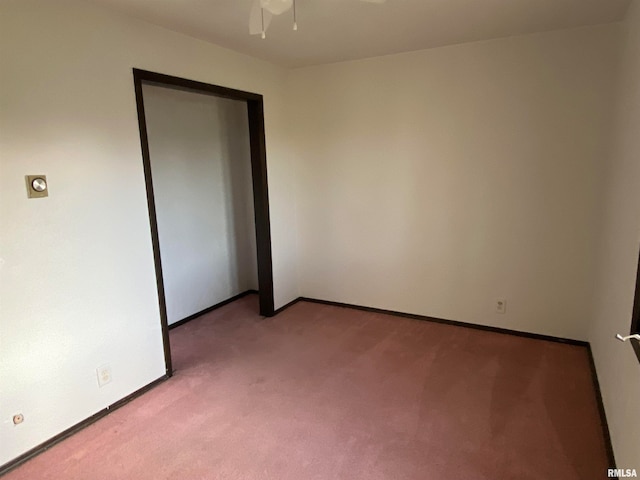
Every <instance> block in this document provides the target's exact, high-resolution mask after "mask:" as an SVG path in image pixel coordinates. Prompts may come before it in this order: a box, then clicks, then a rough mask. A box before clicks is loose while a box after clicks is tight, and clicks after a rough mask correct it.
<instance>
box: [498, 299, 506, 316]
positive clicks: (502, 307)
mask: <svg viewBox="0 0 640 480" xmlns="http://www.w3.org/2000/svg"><path fill="white" fill-rule="evenodd" d="M496 313H507V301H506V300H505V299H504V298H499V299H497V300H496Z"/></svg>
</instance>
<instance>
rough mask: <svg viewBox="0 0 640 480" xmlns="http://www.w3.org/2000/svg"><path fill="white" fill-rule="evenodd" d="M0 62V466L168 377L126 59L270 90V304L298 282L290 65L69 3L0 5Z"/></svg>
mask: <svg viewBox="0 0 640 480" xmlns="http://www.w3.org/2000/svg"><path fill="white" fill-rule="evenodd" d="M0 65H1V68H0V107H1V110H0V172H1V174H0V223H1V225H2V226H1V227H0V258H1V259H2V261H1V262H0V389H1V391H0V464H3V463H5V462H6V461H8V460H10V459H12V458H14V457H16V456H17V455H19V454H21V453H23V452H25V451H26V450H28V449H30V448H32V447H34V446H36V445H37V444H39V443H41V442H43V441H45V440H47V439H49V438H51V437H52V436H54V435H56V434H58V433H60V432H61V431H62V430H64V429H66V428H68V427H70V426H72V425H74V424H76V423H77V422H79V421H81V420H84V419H85V418H87V417H89V416H90V415H92V414H93V413H95V412H97V411H99V410H101V409H102V408H104V407H105V406H107V405H110V404H112V403H113V402H115V401H117V400H119V399H121V398H123V397H124V396H126V395H127V394H129V393H131V392H133V391H135V390H137V389H138V388H140V387H142V386H143V385H145V384H147V383H149V382H151V381H152V380H155V379H156V378H158V377H160V376H161V375H163V374H164V360H163V353H162V341H161V334H160V320H159V313H158V301H157V294H156V287H155V275H154V266H153V254H152V248H151V236H150V233H149V220H148V212H147V204H146V197H145V184H144V175H143V170H142V157H141V151H140V139H139V133H138V123H137V117H136V104H135V96H134V89H133V76H132V68H133V67H137V68H142V69H147V70H152V71H157V72H161V73H166V74H171V75H176V76H181V77H186V78H190V79H195V80H199V81H203V82H208V83H213V84H218V85H223V86H228V87H233V88H237V89H242V90H248V91H252V92H256V93H260V94H263V95H264V101H265V112H266V113H265V116H266V119H265V121H266V127H265V128H266V136H267V162H268V173H269V187H270V206H271V226H272V240H273V261H274V283H275V285H274V287H275V295H276V307H278V306H280V305H282V304H284V303H286V302H288V301H290V300H291V299H293V298H295V297H297V295H298V292H297V286H296V285H297V282H296V278H295V268H294V266H295V258H294V257H295V239H291V234H290V232H291V231H292V230H295V211H294V209H295V202H294V201H293V193H292V190H291V189H290V188H289V185H290V184H291V181H290V178H289V175H290V167H289V165H288V160H287V159H288V158H289V156H288V152H287V138H286V131H285V128H284V117H283V115H282V114H283V110H282V107H283V94H284V90H283V87H284V80H285V76H286V71H285V70H282V69H280V68H277V67H274V66H272V65H270V64H267V63H265V62H262V61H258V60H255V59H252V58H250V57H247V56H244V55H240V54H236V53H233V52H230V51H228V50H224V49H222V48H218V47H216V46H213V45H210V44H207V43H204V42H201V41H197V40H194V39H192V38H189V37H186V36H183V35H179V34H176V33H172V32H170V31H167V30H164V29H161V28H158V27H154V26H151V25H148V24H145V23H143V22H140V21H137V20H133V19H128V18H125V17H121V16H119V15H116V14H112V13H110V12H108V11H106V10H102V9H100V8H98V7H95V6H92V5H90V4H87V3H85V2H72V1H63V0H61V1H56V2H50V1H31V0H19V1H17V0H16V1H13V0H8V1H3V2H2V3H1V4H0ZM31 173H36V174H37V173H44V174H46V175H47V176H48V179H49V183H50V196H49V198H47V199H38V200H28V199H27V196H26V192H25V184H24V175H25V174H31ZM105 363H109V364H111V367H112V372H113V381H112V382H111V383H110V384H108V385H106V386H105V387H103V388H98V386H97V382H96V372H95V369H96V367H98V366H100V365H102V364H105ZM18 412H22V413H23V414H24V416H25V422H24V423H23V424H21V425H20V426H18V427H14V425H13V424H12V423H11V417H12V416H13V415H14V414H15V413H18Z"/></svg>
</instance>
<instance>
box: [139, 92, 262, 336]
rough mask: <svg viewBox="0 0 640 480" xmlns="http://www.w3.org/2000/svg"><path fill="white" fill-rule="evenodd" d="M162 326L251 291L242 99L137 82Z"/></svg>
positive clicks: (253, 267)
mask: <svg viewBox="0 0 640 480" xmlns="http://www.w3.org/2000/svg"><path fill="white" fill-rule="evenodd" d="M142 90H143V97H144V106H145V116H146V120H147V132H148V137H149V151H150V157H151V170H152V176H153V191H154V198H155V204H156V217H157V221H158V236H159V241H160V256H161V260H162V275H163V281H164V290H165V298H166V302H167V318H168V321H169V324H172V323H175V322H177V321H179V320H182V319H184V318H186V317H188V316H189V315H193V314H194V313H197V312H200V311H202V310H204V309H205V308H208V307H210V306H212V305H215V304H217V303H219V302H221V301H223V300H226V299H228V298H231V297H233V296H234V295H237V294H239V293H242V292H245V291H247V290H251V289H253V290H257V289H258V276H257V259H256V235H255V223H254V214H253V188H252V181H251V149H250V147H249V117H248V114H247V103H246V102H241V101H237V100H230V99H226V98H218V97H214V96H211V95H202V94H198V93H193V92H187V91H184V90H177V89H170V88H163V87H159V86H154V85H143V87H142Z"/></svg>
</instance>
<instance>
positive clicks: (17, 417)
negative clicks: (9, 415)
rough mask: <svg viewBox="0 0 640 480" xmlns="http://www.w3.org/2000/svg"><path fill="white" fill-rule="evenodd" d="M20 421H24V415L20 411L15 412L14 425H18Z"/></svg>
mask: <svg viewBox="0 0 640 480" xmlns="http://www.w3.org/2000/svg"><path fill="white" fill-rule="evenodd" d="M22 422H24V415H22V414H21V413H17V414H15V415H14V416H13V424H14V425H20V424H21V423H22Z"/></svg>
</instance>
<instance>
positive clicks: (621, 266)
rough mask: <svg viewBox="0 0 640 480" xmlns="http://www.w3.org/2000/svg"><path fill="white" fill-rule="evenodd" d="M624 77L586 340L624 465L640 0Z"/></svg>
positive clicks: (639, 222) (628, 438) (629, 403)
mask: <svg viewBox="0 0 640 480" xmlns="http://www.w3.org/2000/svg"><path fill="white" fill-rule="evenodd" d="M623 34H624V36H623V48H622V62H621V66H622V68H621V76H620V83H619V85H618V97H617V102H616V116H615V121H614V123H613V125H614V136H613V144H612V151H611V155H610V156H609V158H608V164H607V166H608V175H607V189H606V198H605V209H604V221H603V224H602V249H601V251H600V255H599V271H598V284H597V289H596V296H595V304H594V308H593V315H592V316H593V317H594V321H593V325H592V328H591V330H590V332H589V333H590V334H589V341H590V342H591V346H592V348H593V353H594V357H595V361H596V368H597V371H598V377H599V380H600V387H601V389H602V396H603V400H604V405H605V408H606V412H607V420H608V422H609V430H610V433H611V437H612V442H613V447H614V450H615V455H616V461H617V464H618V467H620V468H640V463H639V461H640V420H639V418H640V417H639V415H638V405H640V364H639V363H638V359H637V358H636V356H635V354H634V353H633V349H632V347H631V345H630V344H628V343H627V344H622V343H620V342H618V341H617V340H615V339H614V335H615V334H616V333H621V334H623V335H626V334H628V332H629V327H630V324H631V310H632V307H633V296H634V289H635V279H636V267H637V262H638V249H639V247H640V3H639V2H632V4H631V7H630V10H629V13H628V14H627V19H626V21H625V22H624V24H623Z"/></svg>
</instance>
